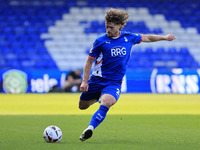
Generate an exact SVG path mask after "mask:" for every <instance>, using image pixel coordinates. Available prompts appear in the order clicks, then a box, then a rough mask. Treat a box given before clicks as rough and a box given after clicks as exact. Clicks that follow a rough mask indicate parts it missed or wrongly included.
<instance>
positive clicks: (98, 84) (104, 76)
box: [79, 8, 175, 141]
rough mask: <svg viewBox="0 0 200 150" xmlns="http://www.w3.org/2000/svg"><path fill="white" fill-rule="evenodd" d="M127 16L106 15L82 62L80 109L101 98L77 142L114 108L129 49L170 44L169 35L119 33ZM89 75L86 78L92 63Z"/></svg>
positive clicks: (122, 13)
mask: <svg viewBox="0 0 200 150" xmlns="http://www.w3.org/2000/svg"><path fill="white" fill-rule="evenodd" d="M128 17H129V14H128V13H127V12H126V11H123V10H118V9H113V8H111V9H110V10H109V11H107V13H106V15H105V25H106V34H104V35H102V36H100V37H98V38H97V39H96V41H95V42H94V43H93V46H92V48H91V50H90V53H89V56H88V58H87V61H86V63H85V67H84V74H83V80H82V84H81V86H80V90H81V91H82V94H81V96H80V101H79V108H80V109H87V108H88V107H89V106H90V105H91V104H93V103H94V102H95V101H96V100H98V99H99V98H101V104H100V107H99V109H98V110H97V112H96V113H94V115H93V117H92V119H91V122H90V124H89V126H88V127H87V128H86V129H85V130H84V131H83V133H82V134H81V136H80V137H79V139H80V140H81V141H85V140H87V139H88V138H90V137H91V136H92V134H93V130H94V129H95V128H96V127H97V126H98V125H99V124H100V123H101V122H102V121H103V120H104V119H105V117H106V114H107V112H108V110H109V108H110V107H111V106H112V105H114V104H115V103H116V102H117V100H118V98H119V96H120V92H121V84H122V78H123V77H124V74H125V71H126V67H127V62H128V60H129V57H130V52H131V48H132V46H133V45H134V44H139V43H140V42H155V41H161V40H167V41H172V40H174V39H175V36H174V35H172V34H168V35H166V36H160V35H144V34H134V33H130V32H122V31H121V29H122V28H123V27H124V26H125V25H126V23H127V21H128ZM94 61H95V66H94V68H93V72H92V76H91V77H90V79H89V76H90V71H91V67H92V64H93V62H94Z"/></svg>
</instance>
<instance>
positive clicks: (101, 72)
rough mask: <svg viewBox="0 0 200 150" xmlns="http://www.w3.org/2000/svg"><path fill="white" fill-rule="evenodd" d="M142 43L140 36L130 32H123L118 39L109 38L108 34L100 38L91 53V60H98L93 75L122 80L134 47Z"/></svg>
mask: <svg viewBox="0 0 200 150" xmlns="http://www.w3.org/2000/svg"><path fill="white" fill-rule="evenodd" d="M141 41H142V36H141V35H140V34H134V33H130V32H121V34H120V36H119V37H118V38H109V37H107V34H104V35H102V36H100V37H98V38H97V39H96V40H95V42H94V43H93V46H92V48H91V50H90V53H89V57H90V58H92V59H96V61H95V66H94V68H93V72H92V75H94V76H99V77H102V78H105V79H109V80H122V79H123V77H124V74H125V72H126V68H127V64H128V60H129V58H130V54H131V49H132V46H133V45H134V44H138V43H140V42H141Z"/></svg>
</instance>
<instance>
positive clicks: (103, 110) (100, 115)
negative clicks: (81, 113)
mask: <svg viewBox="0 0 200 150" xmlns="http://www.w3.org/2000/svg"><path fill="white" fill-rule="evenodd" d="M108 110H109V108H108V107H106V106H103V105H100V107H99V109H98V110H97V112H96V113H95V114H94V115H93V116H92V119H91V121H90V124H89V125H91V126H93V127H94V129H95V128H96V127H97V126H98V125H99V124H100V123H101V122H102V121H103V120H104V119H105V117H106V114H107V112H108Z"/></svg>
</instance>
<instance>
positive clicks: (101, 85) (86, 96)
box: [80, 76, 122, 101]
mask: <svg viewBox="0 0 200 150" xmlns="http://www.w3.org/2000/svg"><path fill="white" fill-rule="evenodd" d="M121 84H122V81H112V80H107V79H103V78H101V77H97V76H91V78H90V79H89V81H88V85H89V89H88V91H87V92H82V94H81V96H80V99H81V100H84V101H89V100H93V99H97V100H98V99H99V97H101V95H104V94H110V95H112V96H114V97H115V99H116V101H117V100H118V99H119V96H120V93H121Z"/></svg>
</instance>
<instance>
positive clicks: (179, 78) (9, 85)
mask: <svg viewBox="0 0 200 150" xmlns="http://www.w3.org/2000/svg"><path fill="white" fill-rule="evenodd" d="M67 74H68V71H59V70H17V69H12V70H1V71H0V83H1V84H0V91H1V92H3V93H48V92H49V90H50V88H51V87H53V86H59V87H62V85H63V83H64V81H65V78H66V75H67ZM121 91H122V92H124V93H179V94H196V93H200V69H197V70H193V69H180V68H176V69H170V70H166V69H153V70H143V69H141V70H127V73H126V75H125V76H124V79H123V85H122V89H121Z"/></svg>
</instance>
